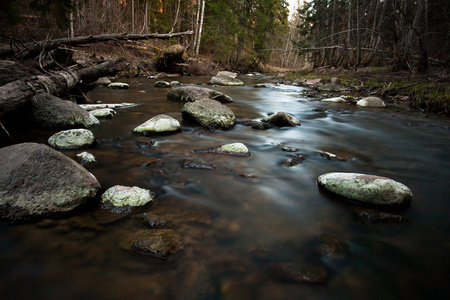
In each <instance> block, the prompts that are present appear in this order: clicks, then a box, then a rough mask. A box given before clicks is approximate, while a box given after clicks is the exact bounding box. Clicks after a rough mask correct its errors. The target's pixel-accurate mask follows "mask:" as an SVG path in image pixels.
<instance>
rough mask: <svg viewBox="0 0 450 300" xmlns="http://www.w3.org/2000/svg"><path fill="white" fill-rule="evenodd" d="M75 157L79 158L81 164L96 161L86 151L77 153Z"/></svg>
mask: <svg viewBox="0 0 450 300" xmlns="http://www.w3.org/2000/svg"><path fill="white" fill-rule="evenodd" d="M77 157H78V158H79V159H80V160H81V164H82V165H90V164H95V163H96V162H97V160H96V159H95V156H94V155H92V154H91V153H89V152H86V151H84V152H81V153H79V154H77Z"/></svg>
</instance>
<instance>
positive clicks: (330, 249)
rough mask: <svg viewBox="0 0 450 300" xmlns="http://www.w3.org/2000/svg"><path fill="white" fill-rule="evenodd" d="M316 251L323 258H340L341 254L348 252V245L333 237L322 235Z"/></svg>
mask: <svg viewBox="0 0 450 300" xmlns="http://www.w3.org/2000/svg"><path fill="white" fill-rule="evenodd" d="M318 251H319V253H320V254H321V255H324V256H328V257H331V258H342V256H343V254H344V253H345V252H347V251H348V245H347V243H346V242H344V241H341V240H340V239H338V238H336V237H334V236H331V235H327V234H324V235H322V236H321V237H320V244H319V246H318Z"/></svg>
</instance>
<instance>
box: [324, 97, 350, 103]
mask: <svg viewBox="0 0 450 300" xmlns="http://www.w3.org/2000/svg"><path fill="white" fill-rule="evenodd" d="M321 101H322V102H332V103H345V102H347V101H346V100H345V99H344V98H342V97H333V98H326V99H322V100H321Z"/></svg>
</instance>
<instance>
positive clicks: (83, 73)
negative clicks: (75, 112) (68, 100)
mask: <svg viewBox="0 0 450 300" xmlns="http://www.w3.org/2000/svg"><path fill="white" fill-rule="evenodd" d="M127 64H128V63H127V62H126V60H125V59H124V58H120V59H118V60H114V61H109V62H105V63H102V64H100V65H97V66H93V67H88V68H84V69H81V70H78V71H71V70H64V71H59V72H55V73H51V74H47V75H36V76H32V77H29V78H28V79H24V80H16V81H13V82H10V83H7V84H5V85H3V86H1V87H0V116H1V115H3V114H4V113H7V112H10V111H13V110H17V109H19V108H22V107H23V106H24V105H25V104H26V103H27V102H28V101H30V99H31V97H33V96H34V95H36V94H39V93H43V92H46V93H49V94H52V95H55V96H62V95H64V94H66V93H67V92H68V91H70V90H71V89H73V88H75V87H76V86H77V85H78V83H79V82H80V80H81V81H83V82H84V83H86V82H93V81H95V80H97V79H98V78H99V77H103V76H107V75H115V74H116V73H117V72H119V71H121V70H123V69H124V68H125V67H126V66H127Z"/></svg>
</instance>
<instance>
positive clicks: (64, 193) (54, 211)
mask: <svg viewBox="0 0 450 300" xmlns="http://www.w3.org/2000/svg"><path fill="white" fill-rule="evenodd" d="M0 165H1V166H2V172H0V218H2V219H6V220H8V221H25V220H30V219H35V218H44V217H48V216H54V215H60V214H62V213H66V212H69V211H71V210H72V209H74V208H75V207H77V206H79V205H81V204H83V203H85V202H86V201H88V200H90V199H93V198H94V197H95V195H96V194H97V191H98V190H99V189H100V184H99V183H98V181H97V179H96V178H95V177H94V176H93V175H92V174H91V173H89V172H88V171H87V170H86V169H84V168H83V167H82V166H81V165H79V164H78V163H76V162H75V161H73V160H72V159H70V158H68V157H67V156H65V155H64V154H62V153H60V152H58V151H56V150H54V149H52V148H50V147H49V146H47V145H44V144H37V143H23V144H17V145H13V146H9V147H5V148H1V149H0Z"/></svg>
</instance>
